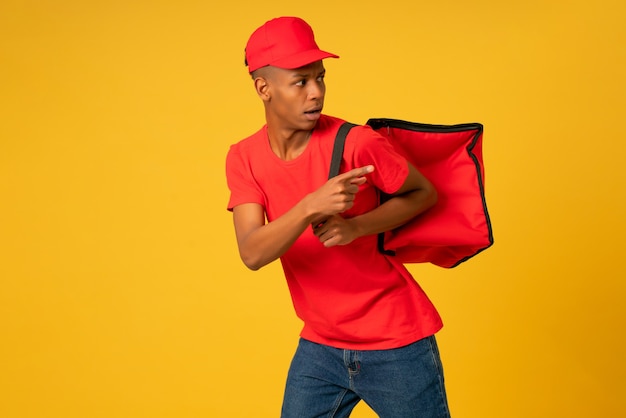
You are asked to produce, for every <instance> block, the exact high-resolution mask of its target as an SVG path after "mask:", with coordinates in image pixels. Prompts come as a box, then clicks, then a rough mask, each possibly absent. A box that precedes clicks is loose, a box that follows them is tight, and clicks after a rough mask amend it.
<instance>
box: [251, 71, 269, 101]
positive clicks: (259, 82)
mask: <svg viewBox="0 0 626 418" xmlns="http://www.w3.org/2000/svg"><path fill="white" fill-rule="evenodd" d="M254 89H255V90H256V94H257V95H258V96H259V97H260V98H261V100H263V101H264V102H269V100H270V84H269V82H268V80H267V79H266V78H265V77H262V76H259V77H256V78H255V79H254Z"/></svg>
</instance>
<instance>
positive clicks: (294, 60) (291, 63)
mask: <svg viewBox="0 0 626 418" xmlns="http://www.w3.org/2000/svg"><path fill="white" fill-rule="evenodd" d="M324 58H339V55H335V54H331V53H330V52H326V51H322V50H320V49H311V50H309V51H304V52H300V53H298V54H295V55H291V56H289V57H285V58H282V59H279V60H276V61H273V62H271V63H270V64H269V65H271V66H273V67H278V68H284V69H287V70H293V69H294V68H300V67H304V66H305V65H309V64H311V63H313V62H316V61H321V60H323V59H324Z"/></svg>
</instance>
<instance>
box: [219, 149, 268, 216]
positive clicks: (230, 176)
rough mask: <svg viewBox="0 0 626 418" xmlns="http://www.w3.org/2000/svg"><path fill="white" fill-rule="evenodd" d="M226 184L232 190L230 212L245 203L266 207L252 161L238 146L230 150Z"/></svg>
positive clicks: (227, 161)
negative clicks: (251, 165)
mask: <svg viewBox="0 0 626 418" xmlns="http://www.w3.org/2000/svg"><path fill="white" fill-rule="evenodd" d="M226 182H227V184H228V188H229V189H230V199H229V200H228V207H227V209H228V210H230V211H232V210H233V208H234V207H235V206H237V205H241V204H243V203H258V204H260V205H261V206H263V207H265V199H264V198H263V193H262V192H261V189H260V187H259V185H258V184H257V182H256V181H255V180H254V176H253V174H252V169H251V167H250V161H249V159H247V158H246V156H245V155H244V154H243V153H242V152H241V149H240V148H239V147H237V146H236V145H234V146H232V147H231V148H230V150H229V151H228V155H227V156H226Z"/></svg>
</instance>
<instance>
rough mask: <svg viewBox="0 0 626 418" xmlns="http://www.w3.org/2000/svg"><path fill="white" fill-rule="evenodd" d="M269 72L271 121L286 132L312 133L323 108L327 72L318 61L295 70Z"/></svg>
mask: <svg viewBox="0 0 626 418" xmlns="http://www.w3.org/2000/svg"><path fill="white" fill-rule="evenodd" d="M269 70H270V71H268V73H267V74H268V75H267V82H268V90H267V92H268V100H267V105H268V106H267V109H268V117H270V118H272V119H273V120H274V121H275V122H278V123H279V124H281V125H283V126H284V127H285V128H287V129H294V130H311V129H313V128H314V127H315V124H316V123H317V120H318V119H319V118H320V115H321V112H322V107H323V106H324V95H325V93H326V86H325V85H324V75H325V71H326V70H325V69H324V65H323V64H322V61H317V62H314V63H312V64H309V65H306V66H304V67H301V68H297V69H294V70H285V69H282V68H271V69H269Z"/></svg>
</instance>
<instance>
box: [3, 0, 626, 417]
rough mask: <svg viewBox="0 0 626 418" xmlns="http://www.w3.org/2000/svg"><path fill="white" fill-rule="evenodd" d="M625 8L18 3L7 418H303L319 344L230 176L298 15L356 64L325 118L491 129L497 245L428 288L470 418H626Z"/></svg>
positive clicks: (455, 402)
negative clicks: (233, 202)
mask: <svg viewBox="0 0 626 418" xmlns="http://www.w3.org/2000/svg"><path fill="white" fill-rule="evenodd" d="M622 4H623V3H622V2H620V1H618V0H598V1H593V2H592V1H565V0H559V1H539V0H531V1H527V2H513V3H510V2H501V1H493V0H478V1H474V2H465V1H441V2H420V1H395V0H388V1H376V2H374V1H365V0H361V1H345V2H339V1H326V0H319V1H316V2H304V3H302V2H290V1H284V0H281V1H269V2H259V1H254V2H253V1H232V2H209V1H190V0H181V1H132V0H131V1H121V0H111V1H78V0H59V1H34V0H31V1H29V0H23V1H17V0H4V1H3V2H2V3H0V279H1V281H0V416H2V417H4V418H27V417H28V418H47V417H63V418H73V417H80V418H105V417H106V418H118V417H119V418H144V417H145V418H166V417H167V418H170V417H172V418H174V417H180V418H188V417H189V418H191V417H194V418H195V417H260V418H264V417H277V416H278V411H279V409H280V403H281V397H282V390H283V382H284V378H285V374H286V370H287V367H288V364H289V361H290V359H291V355H292V353H293V350H294V348H295V344H296V341H297V337H298V332H299V329H300V326H301V325H300V323H299V321H298V319H297V318H296V317H295V315H294V313H293V310H292V306H291V302H290V300H289V295H288V292H287V289H286V286H285V283H284V279H283V276H282V271H281V269H280V266H279V265H278V263H274V264H272V265H270V266H268V267H266V268H264V269H262V270H261V271H258V272H251V271H248V270H246V269H245V268H244V267H243V265H242V263H241V262H240V260H239V258H238V255H237V250H236V245H235V242H234V234H233V231H232V222H231V217H230V214H229V213H228V212H227V211H226V210H225V207H226V203H227V199H228V190H227V188H226V184H225V176H224V158H225V154H226V152H227V150H228V147H229V145H230V144H231V143H233V142H235V141H238V140H239V139H241V138H243V137H245V136H247V135H249V134H251V133H252V132H254V131H255V130H256V129H258V128H259V127H260V126H261V124H262V123H263V114H262V107H261V104H260V102H259V100H258V98H256V96H255V94H254V92H253V90H252V85H251V81H250V79H249V78H248V75H247V73H246V69H245V67H244V65H243V47H244V45H245V42H246V40H247V38H248V36H249V34H250V33H251V32H252V31H253V30H254V29H255V28H256V27H257V26H259V25H260V24H262V23H263V22H265V21H266V20H268V19H270V18H272V17H275V16H279V15H298V16H301V17H304V18H305V19H306V20H308V21H309V23H310V24H311V25H312V26H313V27H314V29H315V31H316V36H317V40H318V43H319V44H320V45H321V46H322V48H325V49H327V50H330V51H332V52H335V53H337V54H339V55H341V59H339V60H327V61H326V68H327V71H328V74H327V88H328V91H327V99H326V113H328V114H332V115H336V116H340V117H343V118H345V119H348V120H351V121H353V122H357V123H364V122H365V121H366V120H367V119H368V118H369V117H392V118H398V119H406V120H411V121H417V122H424V123H444V124H446V123H463V122H481V123H483V124H484V125H485V136H484V154H485V164H486V186H487V189H486V190H487V199H488V206H489V211H490V214H491V217H492V222H493V227H494V234H495V240H496V243H495V245H494V246H493V247H492V248H491V249H489V250H488V251H486V252H484V253H482V254H480V255H479V256H477V257H476V258H474V259H472V260H471V261H469V262H468V263H465V264H464V265H461V266H460V267H458V268H456V269H452V270H444V269H440V268H436V267H434V266H430V265H413V266H411V267H410V269H411V271H412V272H413V273H414V274H415V276H416V278H417V279H418V280H419V282H420V283H421V284H422V286H423V287H424V288H425V289H426V290H427V292H428V293H429V295H430V296H431V298H432V299H433V301H434V302H435V303H436V305H437V306H438V308H439V310H440V312H441V314H442V316H443V318H444V320H445V323H446V326H445V328H444V330H443V331H442V332H441V333H440V334H439V340H440V346H441V351H442V357H443V360H444V367H445V371H446V379H447V386H448V394H449V401H450V407H451V410H452V413H453V416H455V417H464V418H502V417H507V418H508V417H511V418H518V417H519V418H522V417H524V418H527V417H547V418H552V417H598V416H611V417H617V416H625V415H626V405H625V401H624V399H625V395H626V384H625V383H624V382H625V381H626V364H625V354H626V353H625V349H626V342H625V337H624V336H623V331H624V324H625V319H626V314H625V312H624V310H625V307H624V305H625V303H624V296H626V295H625V293H626V292H625V287H626V286H625V284H624V279H626V268H625V267H624V255H623V253H624V249H625V248H626V246H625V244H624V242H625V237H626V221H625V214H626V195H625V192H626V187H625V186H626V181H625V180H626V176H625V174H624V170H625V168H626V162H625V161H626V160H625V156H626V147H625V145H624V143H625V142H626V123H624V118H625V116H626V104H625V97H626V88H625V87H626V83H625V81H624V78H625V74H626V52H625V51H626V47H625V46H624V45H626V36H625V30H624V21H625V19H626V13H625V9H624V6H622ZM353 416H354V417H373V416H375V415H374V414H373V412H371V411H370V410H369V409H368V408H367V407H366V406H365V405H359V406H358V407H357V409H356V410H355V412H354V414H353Z"/></svg>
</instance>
